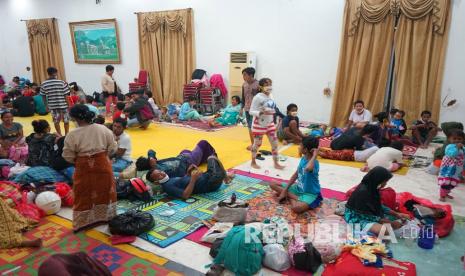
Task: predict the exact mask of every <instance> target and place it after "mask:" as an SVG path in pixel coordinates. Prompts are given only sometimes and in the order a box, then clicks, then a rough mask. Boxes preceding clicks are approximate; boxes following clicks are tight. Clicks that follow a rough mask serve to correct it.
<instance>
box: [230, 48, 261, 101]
mask: <svg viewBox="0 0 465 276" xmlns="http://www.w3.org/2000/svg"><path fill="white" fill-rule="evenodd" d="M247 67H253V68H255V69H257V55H256V54H255V53H253V52H233V53H230V56H229V86H230V91H231V96H232V95H239V96H240V93H241V90H242V84H243V83H244V79H243V78H242V70H244V69H245V68H247Z"/></svg>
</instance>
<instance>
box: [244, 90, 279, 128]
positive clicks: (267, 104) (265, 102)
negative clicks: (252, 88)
mask: <svg viewBox="0 0 465 276" xmlns="http://www.w3.org/2000/svg"><path fill="white" fill-rule="evenodd" d="M275 108H276V103H275V102H274V101H273V99H271V98H270V96H268V95H266V94H265V93H258V94H257V95H255V96H254V97H253V100H252V104H251V105H250V110H249V113H250V115H252V116H253V117H254V121H255V118H258V124H259V125H260V126H262V127H266V126H268V125H270V124H271V123H273V119H274V116H273V114H270V115H267V114H262V115H260V111H262V112H266V111H270V112H273V113H274V111H275Z"/></svg>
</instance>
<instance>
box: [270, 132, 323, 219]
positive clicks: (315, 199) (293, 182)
mask: <svg viewBox="0 0 465 276" xmlns="http://www.w3.org/2000/svg"><path fill="white" fill-rule="evenodd" d="M318 144H319V141H318V139H317V138H314V137H305V138H304V139H303V140H302V143H301V144H300V147H299V151H300V152H301V153H302V155H303V157H302V158H301V159H300V163H299V166H298V168H297V170H296V172H295V173H294V174H293V175H292V177H291V179H290V180H289V184H285V183H283V184H280V183H272V184H271V185H270V188H271V189H272V190H273V191H275V192H276V195H277V196H278V202H280V203H282V202H285V201H286V199H288V200H289V202H290V205H291V210H292V211H293V212H295V213H298V214H300V213H303V212H306V211H308V210H310V209H313V208H316V207H318V206H320V203H321V201H322V200H323V197H322V196H321V192H320V182H319V180H318V172H319V170H320V164H319V162H318V160H316V158H317V156H318Z"/></svg>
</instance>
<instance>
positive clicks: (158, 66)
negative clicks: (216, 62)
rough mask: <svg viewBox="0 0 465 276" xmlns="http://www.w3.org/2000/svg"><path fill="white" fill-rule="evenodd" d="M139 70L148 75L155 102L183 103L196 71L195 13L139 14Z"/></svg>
mask: <svg viewBox="0 0 465 276" xmlns="http://www.w3.org/2000/svg"><path fill="white" fill-rule="evenodd" d="M137 21H138V27H139V59H140V67H141V68H142V69H145V70H147V71H148V72H149V75H150V81H151V87H152V90H153V91H152V93H153V95H154V98H155V101H156V102H157V103H161V104H167V103H172V102H182V88H183V85H184V84H186V83H188V81H190V78H191V74H192V71H193V70H194V68H195V46H194V22H193V21H194V20H193V12H192V9H184V10H173V11H161V12H146V13H139V14H137Z"/></svg>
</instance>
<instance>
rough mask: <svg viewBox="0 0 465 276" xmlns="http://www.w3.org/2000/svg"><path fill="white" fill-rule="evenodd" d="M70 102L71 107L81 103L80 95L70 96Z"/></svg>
mask: <svg viewBox="0 0 465 276" xmlns="http://www.w3.org/2000/svg"><path fill="white" fill-rule="evenodd" d="M69 102H70V103H71V106H73V105H75V104H77V103H79V96H78V95H71V96H69Z"/></svg>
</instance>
